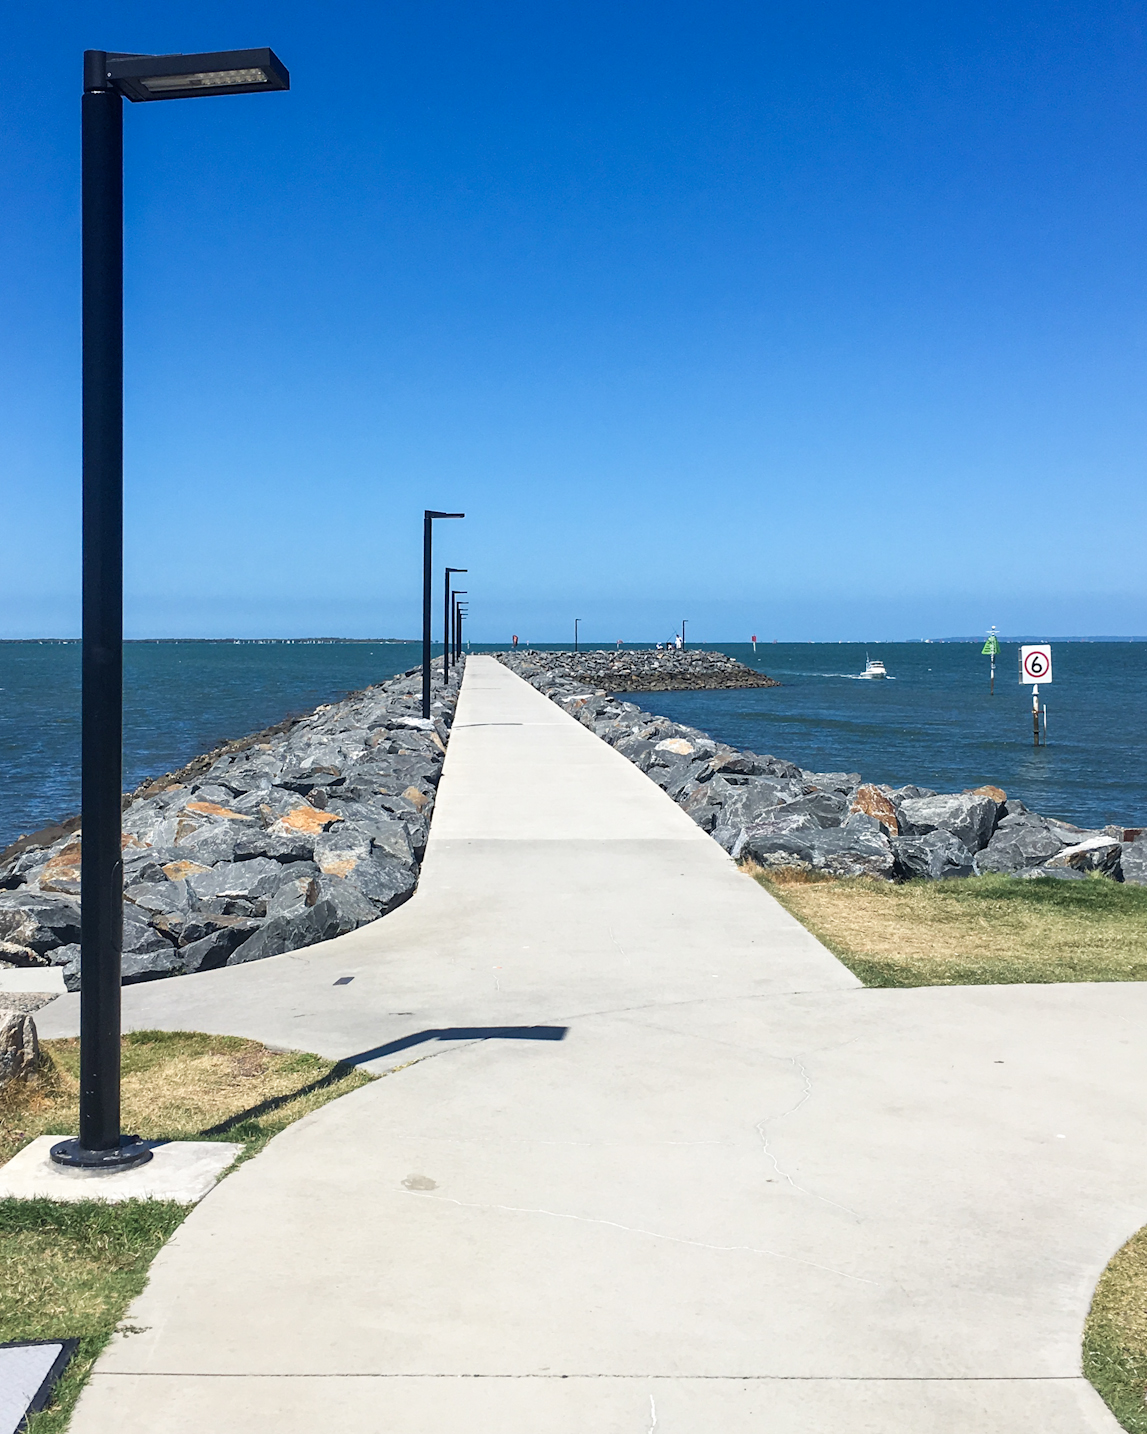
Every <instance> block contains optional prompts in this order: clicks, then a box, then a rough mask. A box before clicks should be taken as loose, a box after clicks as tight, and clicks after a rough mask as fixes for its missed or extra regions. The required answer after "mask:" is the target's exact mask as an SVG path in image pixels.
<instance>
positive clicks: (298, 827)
mask: <svg viewBox="0 0 1147 1434" xmlns="http://www.w3.org/2000/svg"><path fill="white" fill-rule="evenodd" d="M341 821H342V817H340V816H339V814H338V813H337V812H324V811H322V810H321V809H320V808H319V807H296V808H295V810H294V811H293V812H288V813H287V815H286V816H285V817H280V818H279V820H278V821H277V822H276V823H275V827H289V828H290V830H291V831H293V832H310V833H311V834H312V835H314V834H315V833H317V832H322V831H326V829H327V827H329V826H331V825H333V823H335V822H341ZM275 827H272V828H271V830H272V831H274V829H275Z"/></svg>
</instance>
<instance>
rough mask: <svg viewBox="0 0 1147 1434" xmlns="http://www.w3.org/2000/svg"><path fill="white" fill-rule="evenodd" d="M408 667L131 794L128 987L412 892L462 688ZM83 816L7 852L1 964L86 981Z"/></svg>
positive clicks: (319, 931) (334, 922) (293, 946)
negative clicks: (429, 703)
mask: <svg viewBox="0 0 1147 1434" xmlns="http://www.w3.org/2000/svg"><path fill="white" fill-rule="evenodd" d="M434 666H435V668H436V673H435V686H434V698H435V701H434V705H433V708H432V715H431V717H430V718H429V719H426V720H424V719H423V718H422V717H421V716H420V715H419V714H420V711H421V669H418V668H415V669H413V670H411V671H410V672H407V673H404V674H402V675H401V676H399V677H396V678H393V679H392V680H390V681H388V682H384V683H381V684H379V685H378V686H375V687H370V688H367V689H366V690H364V691H362V692H357V693H353V694H352V695H351V696H349V697H348V698H346V699H345V700H344V701H342V702H338V703H334V704H326V705H323V706H321V707H318V708H316V709H315V710H314V711H313V712H311V713H308V714H307V715H305V716H303V717H300V718H297V719H292V720H290V721H286V722H282V723H279V724H278V725H277V726H275V727H271V728H268V729H266V730H264V731H262V732H258V733H254V734H252V735H251V736H248V737H245V738H242V739H241V740H239V741H235V742H228V743H226V744H224V745H222V746H220V747H217V748H216V749H215V750H214V751H212V752H209V753H206V754H204V755H203V756H200V757H197V758H196V759H195V760H194V761H193V762H191V763H189V764H188V765H187V766H185V767H183V768H181V769H180V770H179V771H176V772H171V773H168V774H167V775H166V776H164V777H160V778H157V779H155V780H151V781H148V782H146V783H145V784H144V785H143V786H141V787H140V788H139V789H138V790H137V791H136V792H135V793H133V794H132V795H131V796H130V797H128V798H126V799H125V808H124V815H123V832H124V848H123V860H124V942H123V951H124V955H123V977H124V981H125V982H133V981H143V980H152V979H155V978H157V977H162V976H172V975H180V974H183V973H186V972H192V971H204V970H209V969H212V968H214V967H218V966H223V965H237V964H240V963H242V962H246V961H256V960H259V959H260V958H262V957H265V956H274V955H278V954H280V953H281V952H284V951H293V950H297V949H299V948H301V947H304V946H310V945H313V944H314V943H315V942H317V941H325V940H328V939H330V938H331V937H333V936H338V935H342V934H343V933H344V932H347V931H352V930H354V929H355V928H356V927H358V926H362V925H364V924H365V923H366V922H368V921H374V920H375V919H376V918H377V917H379V916H382V915H385V914H386V913H387V912H389V911H392V910H393V909H394V908H395V907H396V906H399V905H400V904H401V903H402V902H404V901H406V900H407V899H408V898H409V897H410V895H411V894H412V892H413V891H414V887H415V884H416V882H417V879H418V872H419V864H420V862H421V860H422V855H423V851H424V850H425V847H426V840H427V836H428V833H429V825H430V816H431V813H432V811H433V808H434V799H435V793H436V790H437V786H438V780H439V777H440V775H441V771H442V761H443V758H444V755H445V751H446V743H447V741H448V739H449V732H450V724H451V721H452V719H453V713H454V705H455V702H456V699H457V693H458V685H459V682H460V669H455V671H454V673H453V674H452V677H451V682H450V685H449V686H448V687H444V686H443V684H442V679H441V663H440V661H439V662H436V663H435V664H434ZM82 841H83V833H82V830H81V827H80V821H79V818H73V819H72V820H70V821H68V822H64V823H61V824H60V825H59V826H56V827H53V828H48V829H46V830H45V831H42V832H39V833H35V834H33V835H31V836H28V837H24V838H22V839H21V840H20V841H18V842H16V843H14V844H13V845H12V846H10V847H9V848H7V850H5V851H3V852H0V963H3V964H7V965H10V966H13V965H14V966H45V965H52V966H60V967H62V968H63V974H64V979H65V982H66V984H67V985H68V987H69V988H70V989H75V988H76V987H77V986H78V984H79V965H80V948H79V939H80V904H79V894H80V858H81V852H82Z"/></svg>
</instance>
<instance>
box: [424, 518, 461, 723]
mask: <svg viewBox="0 0 1147 1434" xmlns="http://www.w3.org/2000/svg"><path fill="white" fill-rule="evenodd" d="M465 516H466V514H465V513H436V512H435V511H434V510H433V509H432V508H426V509H424V510H423V514H422V715H423V717H429V716H430V605H431V595H430V588H431V571H430V569H431V562H432V558H433V554H432V551H431V550H432V547H433V543H434V536H433V535H434V520H435V518H464V517H465ZM442 660H443V662H444V663H445V661H446V654H445V653H443V655H442Z"/></svg>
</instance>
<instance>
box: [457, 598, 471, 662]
mask: <svg viewBox="0 0 1147 1434" xmlns="http://www.w3.org/2000/svg"><path fill="white" fill-rule="evenodd" d="M469 616H470V609H469V608H468V607H467V606H466V604H465V603H459V604H458V656H459V657H461V656H462V648H463V640H462V624H463V623H464V622H465V621H466V619H467V618H468V617H469Z"/></svg>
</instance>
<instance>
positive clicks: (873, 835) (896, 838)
mask: <svg viewBox="0 0 1147 1434" xmlns="http://www.w3.org/2000/svg"><path fill="white" fill-rule="evenodd" d="M494 655H495V656H496V657H497V658H498V660H499V661H500V662H502V663H504V664H505V665H506V666H507V667H508V668H510V670H511V671H512V672H516V673H517V674H518V676H520V677H523V678H525V680H526V681H527V682H529V683H530V684H531V685H532V686H534V687H536V688H537V689H538V691H539V692H544V693H545V694H546V696H547V697H549V698H551V699H552V700H553V701H554V702H556V703H557V704H558V705H559V706H560V707H562V708H564V709H565V710H566V711H567V712H569V713H570V715H571V716H573V717H576V718H577V720H578V721H579V722H581V723H582V724H583V725H584V726H586V727H588V728H589V729H590V731H592V732H594V733H596V735H597V736H599V737H600V738H601V739H602V740H603V741H605V742H608V743H609V744H610V746H611V747H614V748H616V750H617V751H619V752H621V753H622V755H623V756H625V757H628V758H629V760H630V761H631V762H634V763H635V764H636V765H637V766H638V767H640V768H641V770H642V771H643V772H645V773H646V775H647V776H648V777H649V778H650V779H651V780H652V781H654V782H656V783H657V785H658V786H659V787H661V788H662V789H663V790H664V791H665V792H666V793H667V794H668V795H669V796H670V797H672V798H673V800H674V801H675V802H677V803H678V805H680V806H681V807H683V808H684V810H685V811H686V812H688V813H689V815H690V816H691V817H692V818H693V820H694V821H695V822H696V823H697V824H698V826H700V827H701V828H702V829H703V830H704V831H707V832H709V833H710V834H711V835H712V836H713V838H714V840H715V841H717V842H719V843H720V844H721V846H723V847H724V848H725V850H726V851H727V852H729V853H730V855H732V856H733V857H734V858H736V859H738V860H752V861H754V862H756V863H757V864H758V865H759V866H764V867H798V868H802V869H804V870H809V871H819V872H824V873H826V874H828V875H833V876H876V877H882V878H884V879H886V880H907V879H909V878H911V877H924V878H927V879H929V880H941V879H944V878H951V877H964V876H973V875H977V874H980V873H982V872H988V871H995V872H1003V873H1006V874H1008V875H1012V876H1022V877H1033V876H1046V877H1056V878H1059V879H1066V880H1072V879H1076V878H1082V877H1084V876H1086V875H1087V874H1088V873H1089V872H1093V871H1097V872H1100V873H1102V874H1104V875H1106V876H1110V877H1113V878H1114V879H1115V880H1117V881H1130V882H1135V883H1138V884H1140V885H1147V841H1139V840H1138V838H1139V837H1140V836H1141V835H1142V833H1141V832H1140V831H1139V830H1138V829H1135V828H1127V827H1105V828H1104V829H1103V830H1102V831H1089V830H1085V829H1083V828H1081V827H1077V826H1073V825H1072V824H1071V823H1070V822H1061V821H1056V820H1055V819H1054V818H1051V817H1042V816H1040V815H1039V814H1038V813H1036V812H1029V811H1028V809H1027V808H1026V807H1025V806H1024V804H1023V802H1021V801H1017V800H1015V799H1014V798H1013V799H1011V800H1009V799H1008V797H1007V794H1006V793H1005V792H1003V791H1001V790H1000V789H999V788H998V787H990V786H985V787H978V788H976V789H975V790H974V791H968V792H947V793H937V792H933V791H931V790H929V789H928V788H925V787H915V786H907V787H898V788H892V787H887V786H881V785H874V784H872V783H869V782H864V781H863V780H862V778H861V775H860V773H859V772H811V771H807V770H806V769H805V768H803V767H799V766H797V765H796V764H795V763H794V762H787V761H783V760H781V759H780V758H777V757H761V756H758V755H757V754H756V753H755V752H746V751H740V750H738V749H737V748H736V747H728V746H726V745H724V744H723V743H720V742H715V741H714V740H713V739H712V738H711V737H710V736H709V735H708V734H707V733H705V732H701V731H698V730H697V729H696V728H695V727H686V726H682V725H681V724H680V723H677V722H671V721H669V719H668V718H666V717H658V716H656V715H654V714H652V713H650V712H646V711H644V710H643V709H642V708H640V707H637V706H636V705H635V704H634V703H632V702H626V701H623V700H621V699H620V698H618V697H617V696H615V695H613V694H614V693H616V692H617V691H619V690H633V689H632V688H627V689H619V688H618V687H616V686H615V685H614V684H613V683H612V681H610V677H611V670H610V666H609V662H610V661H611V660H612V659H613V658H614V656H615V654H613V653H594V654H587V655H592V656H593V657H595V658H605V659H607V661H606V662H605V663H602V664H601V665H600V666H599V667H598V668H597V669H596V671H597V672H599V673H600V674H601V680H600V681H597V682H594V683H592V684H587V683H586V682H584V681H580V680H578V679H576V678H574V677H572V676H571V675H570V673H571V670H572V664H571V662H570V661H569V659H570V658H571V657H572V656H573V654H570V653H548V652H528V653H520V652H502V653H496V654H494ZM634 655H636V654H629V653H626V654H624V656H625V657H630V656H634ZM617 656H618V657H619V658H620V656H621V654H617ZM705 656H707V657H708V656H712V654H708V653H707V654H705Z"/></svg>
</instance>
